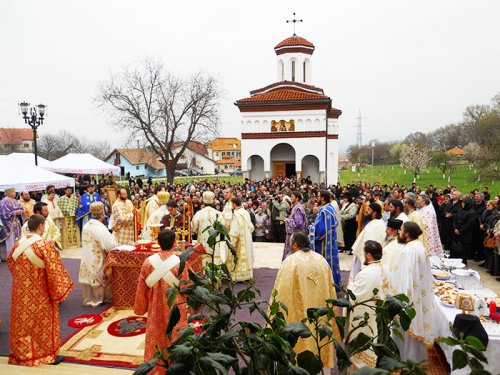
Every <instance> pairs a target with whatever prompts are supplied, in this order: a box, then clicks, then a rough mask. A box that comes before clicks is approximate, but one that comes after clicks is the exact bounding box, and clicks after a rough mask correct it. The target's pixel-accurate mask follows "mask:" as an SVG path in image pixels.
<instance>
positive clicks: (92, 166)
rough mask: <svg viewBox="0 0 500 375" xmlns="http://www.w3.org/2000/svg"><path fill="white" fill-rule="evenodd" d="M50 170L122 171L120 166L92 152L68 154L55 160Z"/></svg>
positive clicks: (62, 171) (83, 171)
mask: <svg viewBox="0 0 500 375" xmlns="http://www.w3.org/2000/svg"><path fill="white" fill-rule="evenodd" d="M47 169H48V170H50V171H52V172H59V173H76V174H106V173H120V167H115V166H114V165H111V164H108V163H106V162H104V161H102V160H100V159H97V158H96V157H95V156H94V155H91V154H68V155H65V156H63V157H62V158H59V159H57V160H54V161H53V162H52V163H51V165H50V167H47Z"/></svg>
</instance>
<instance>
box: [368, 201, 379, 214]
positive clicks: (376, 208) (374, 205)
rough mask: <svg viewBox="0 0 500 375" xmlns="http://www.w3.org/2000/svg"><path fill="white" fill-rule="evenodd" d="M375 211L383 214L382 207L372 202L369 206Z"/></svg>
mask: <svg viewBox="0 0 500 375" xmlns="http://www.w3.org/2000/svg"><path fill="white" fill-rule="evenodd" d="M369 207H370V208H371V209H372V211H373V212H376V213H377V214H379V215H381V214H382V207H380V205H379V204H378V203H370V206H369Z"/></svg>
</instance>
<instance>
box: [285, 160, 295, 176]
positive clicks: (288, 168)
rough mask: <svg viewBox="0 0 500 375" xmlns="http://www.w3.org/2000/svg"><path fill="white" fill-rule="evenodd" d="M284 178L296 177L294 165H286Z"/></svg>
mask: <svg viewBox="0 0 500 375" xmlns="http://www.w3.org/2000/svg"><path fill="white" fill-rule="evenodd" d="M285 169H286V177H295V176H297V170H296V169H295V163H286V165H285Z"/></svg>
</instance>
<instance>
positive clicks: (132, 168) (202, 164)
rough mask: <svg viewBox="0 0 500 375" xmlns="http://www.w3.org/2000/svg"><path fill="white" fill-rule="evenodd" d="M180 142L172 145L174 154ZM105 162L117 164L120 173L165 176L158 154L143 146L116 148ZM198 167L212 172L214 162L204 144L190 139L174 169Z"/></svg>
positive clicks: (205, 171) (163, 166) (123, 174)
mask: <svg viewBox="0 0 500 375" xmlns="http://www.w3.org/2000/svg"><path fill="white" fill-rule="evenodd" d="M180 147H181V143H177V144H175V145H174V147H173V152H174V154H175V153H176V152H178V150H179V148H180ZM104 160H105V161H106V162H108V163H110V164H113V165H116V166H119V167H120V168H121V172H120V175H121V176H125V175H126V174H127V173H130V176H133V177H136V176H144V177H150V176H151V177H166V175H167V174H166V173H167V171H166V168H165V165H164V164H163V163H162V162H161V160H160V158H159V157H158V155H156V154H155V153H154V152H151V151H149V150H147V149H145V148H116V149H114V150H113V151H112V152H111V153H110V154H109V155H108V156H107V157H106V158H105V159H104ZM195 167H196V168H199V169H201V170H203V172H204V174H214V172H215V163H214V161H213V160H212V159H210V158H209V157H208V151H207V147H206V145H204V144H203V143H200V142H195V141H191V142H189V143H188V145H187V147H186V149H185V150H184V153H183V155H182V156H181V158H180V159H179V161H178V163H177V167H176V169H185V168H195Z"/></svg>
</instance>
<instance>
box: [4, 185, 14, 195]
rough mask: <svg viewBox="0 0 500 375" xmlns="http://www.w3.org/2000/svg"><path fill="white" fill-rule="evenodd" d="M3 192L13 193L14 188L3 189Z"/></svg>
mask: <svg viewBox="0 0 500 375" xmlns="http://www.w3.org/2000/svg"><path fill="white" fill-rule="evenodd" d="M5 192H6V193H15V192H16V188H15V187H14V186H10V187H8V188H7V189H5Z"/></svg>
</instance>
